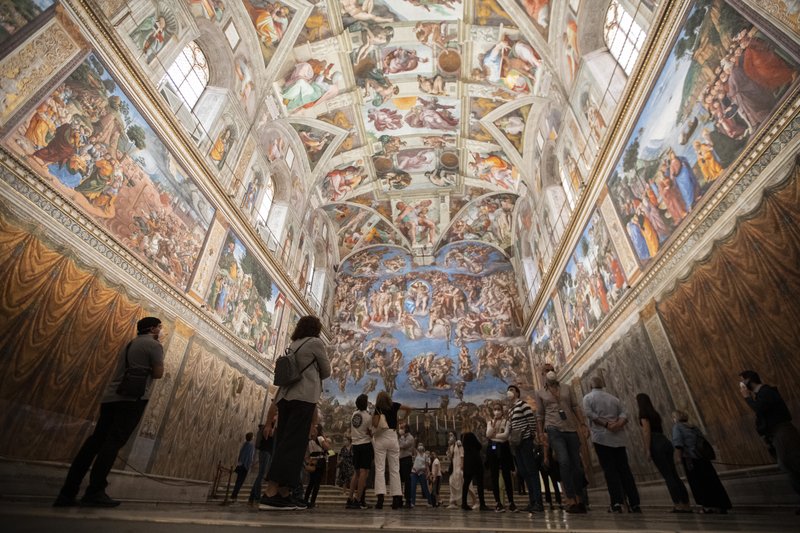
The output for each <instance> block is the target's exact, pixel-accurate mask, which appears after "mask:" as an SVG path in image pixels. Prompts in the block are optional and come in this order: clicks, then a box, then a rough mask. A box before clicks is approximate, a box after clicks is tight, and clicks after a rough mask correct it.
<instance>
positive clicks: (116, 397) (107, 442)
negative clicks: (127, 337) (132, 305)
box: [53, 316, 164, 507]
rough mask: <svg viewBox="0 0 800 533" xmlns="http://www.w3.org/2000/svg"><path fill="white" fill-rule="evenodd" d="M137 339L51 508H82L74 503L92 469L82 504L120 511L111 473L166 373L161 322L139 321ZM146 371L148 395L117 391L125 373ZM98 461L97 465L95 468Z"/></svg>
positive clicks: (123, 352)
mask: <svg viewBox="0 0 800 533" xmlns="http://www.w3.org/2000/svg"><path fill="white" fill-rule="evenodd" d="M136 330H137V333H138V335H137V337H136V338H135V339H133V340H132V341H130V342H129V343H128V344H127V345H125V347H124V348H123V349H122V350H121V351H120V353H119V355H118V356H117V357H118V362H117V369H116V370H115V371H114V375H113V377H112V379H111V382H110V383H109V384H108V386H107V387H106V390H105V393H104V394H103V397H102V399H101V400H100V418H98V420H97V424H96V425H95V427H94V432H93V433H92V434H91V435H90V436H89V438H87V439H86V442H84V443H83V446H81V449H80V450H79V451H78V454H77V455H76V456H75V459H73V461H72V465H71V466H70V468H69V472H68V473H67V479H66V480H65V481H64V486H63V487H61V492H59V494H58V497H57V498H56V501H55V502H53V507H72V506H75V505H78V501H77V500H76V499H75V498H76V497H77V495H78V491H79V490H80V487H81V482H82V481H83V478H84V477H85V476H86V472H88V471H89V468H90V467H91V469H92V472H91V475H90V476H89V486H88V487H87V488H86V492H85V493H84V495H83V498H81V501H80V504H81V505H84V506H87V507H116V506H118V505H119V504H120V502H118V501H117V500H112V499H111V498H110V497H109V496H108V494H106V491H105V489H106V487H107V486H108V481H107V478H108V473H109V472H110V471H111V467H112V466H113V465H114V461H115V460H116V459H117V453H118V452H119V450H120V449H121V448H122V447H123V446H125V443H126V442H128V439H129V438H130V436H131V434H132V433H133V431H134V430H135V429H136V426H137V425H139V420H141V418H142V414H143V413H144V409H145V407H146V406H147V400H148V399H149V398H150V391H151V389H152V385H153V380H154V379H160V378H161V377H162V376H163V375H164V349H163V347H162V346H161V343H160V342H159V340H158V339H159V336H160V335H161V320H159V319H158V318H156V317H152V316H148V317H145V318H143V319H141V320H139V322H137V323H136ZM135 369H147V370H148V371H149V374H148V376H147V379H146V385H145V388H144V394H142V395H141V396H128V395H123V394H120V393H119V392H118V391H117V389H118V388H119V387H120V384H121V383H122V378H123V376H125V374H126V370H135ZM92 462H94V465H92Z"/></svg>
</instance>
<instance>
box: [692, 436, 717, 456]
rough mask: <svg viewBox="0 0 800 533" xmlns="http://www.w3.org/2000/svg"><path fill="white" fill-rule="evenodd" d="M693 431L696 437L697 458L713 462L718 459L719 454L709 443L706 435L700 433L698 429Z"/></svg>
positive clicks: (695, 450) (695, 449)
mask: <svg viewBox="0 0 800 533" xmlns="http://www.w3.org/2000/svg"><path fill="white" fill-rule="evenodd" d="M692 431H693V432H694V435H695V439H696V440H695V445H694V452H695V453H696V454H697V457H699V458H700V459H705V460H707V461H713V460H714V459H716V458H717V453H716V452H715V451H714V447H713V446H712V445H711V443H710V442H708V439H706V437H705V435H703V433H701V432H700V430H699V429H697V428H692Z"/></svg>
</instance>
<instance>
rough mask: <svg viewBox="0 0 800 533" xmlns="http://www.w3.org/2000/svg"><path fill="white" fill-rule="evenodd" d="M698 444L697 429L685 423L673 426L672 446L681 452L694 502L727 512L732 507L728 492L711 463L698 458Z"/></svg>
mask: <svg viewBox="0 0 800 533" xmlns="http://www.w3.org/2000/svg"><path fill="white" fill-rule="evenodd" d="M696 444H697V437H696V434H695V428H692V427H691V426H689V425H688V424H686V423H685V422H678V423H676V424H675V425H674V426H672V445H673V446H675V448H678V449H680V450H681V456H682V462H683V467H684V470H685V471H686V478H687V479H688V480H689V488H691V489H692V496H694V501H696V502H697V505H701V506H702V507H704V508H711V509H719V510H721V511H727V510H728V509H730V508H731V507H732V505H731V500H730V498H729V497H728V492H727V491H726V490H725V487H724V486H723V485H722V482H721V481H720V480H719V476H718V475H717V471H716V470H714V465H712V464H711V461H709V460H707V459H700V458H699V457H698V455H697V451H696Z"/></svg>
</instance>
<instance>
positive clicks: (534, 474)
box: [516, 438, 542, 505]
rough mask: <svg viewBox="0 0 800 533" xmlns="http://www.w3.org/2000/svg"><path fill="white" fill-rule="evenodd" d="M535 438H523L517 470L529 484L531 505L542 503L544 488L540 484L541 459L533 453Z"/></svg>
mask: <svg viewBox="0 0 800 533" xmlns="http://www.w3.org/2000/svg"><path fill="white" fill-rule="evenodd" d="M533 446H534V443H533V439H532V438H527V439H525V440H523V441H522V442H521V443H520V445H519V446H518V447H517V454H516V459H517V471H518V472H519V473H520V475H522V477H523V479H524V480H525V485H527V486H528V503H529V504H530V505H541V503H542V488H541V486H540V485H539V467H540V466H541V465H540V464H539V463H540V462H539V461H537V460H536V456H535V455H534V453H533Z"/></svg>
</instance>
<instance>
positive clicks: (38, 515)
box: [0, 501, 800, 533]
mask: <svg viewBox="0 0 800 533" xmlns="http://www.w3.org/2000/svg"><path fill="white" fill-rule="evenodd" d="M0 524H2V530H3V531H4V532H5V533H16V532H39V531H57V532H58V533H72V532H82V531H93V532H106V531H108V532H113V533H124V532H140V531H141V532H146V533H161V532H171V533H180V532H184V531H185V532H192V533H204V532H206V531H207V532H211V531H214V532H234V531H237V532H242V531H245V530H247V529H250V528H263V527H267V528H268V530H269V531H292V532H293V533H304V532H306V531H330V532H336V531H348V532H352V531H377V530H381V531H403V532H408V531H424V532H426V533H430V532H437V531H480V532H489V531H507V532H516V531H528V532H530V531H572V532H589V531H592V532H616V531H648V532H675V531H714V532H723V531H760V532H769V533H783V532H787V533H788V532H790V531H793V532H796V531H800V516H796V515H795V514H794V511H793V510H791V509H782V510H775V511H772V512H767V511H759V512H743V511H742V512H734V513H731V514H728V515H724V516H721V515H700V514H691V515H675V514H671V513H669V512H667V510H665V509H663V508H662V509H655V508H653V509H644V513H643V514H640V515H639V514H622V515H609V514H608V513H606V512H605V509H603V510H594V511H591V512H589V513H588V514H586V515H568V514H566V513H563V512H562V511H545V512H544V513H537V514H536V515H535V516H531V515H528V514H527V513H515V514H511V513H502V514H498V513H494V512H479V511H472V512H464V511H461V510H460V509H442V508H439V509H430V508H416V509H412V510H401V511H392V510H390V509H389V510H381V511H376V510H366V511H347V510H345V509H337V508H334V507H330V506H325V507H320V508H317V509H312V510H307V511H289V512H285V511H284V512H265V511H257V510H256V509H254V508H251V507H248V506H247V505H245V504H235V505H232V506H222V505H220V504H218V503H209V504H204V505H179V504H164V505H154V504H141V503H130V502H126V503H124V504H123V505H122V506H120V507H118V508H116V509H86V508H69V509H54V508H52V507H50V506H49V505H48V503H45V502H40V503H31V502H23V503H20V502H8V501H0Z"/></svg>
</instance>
